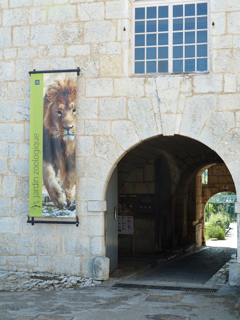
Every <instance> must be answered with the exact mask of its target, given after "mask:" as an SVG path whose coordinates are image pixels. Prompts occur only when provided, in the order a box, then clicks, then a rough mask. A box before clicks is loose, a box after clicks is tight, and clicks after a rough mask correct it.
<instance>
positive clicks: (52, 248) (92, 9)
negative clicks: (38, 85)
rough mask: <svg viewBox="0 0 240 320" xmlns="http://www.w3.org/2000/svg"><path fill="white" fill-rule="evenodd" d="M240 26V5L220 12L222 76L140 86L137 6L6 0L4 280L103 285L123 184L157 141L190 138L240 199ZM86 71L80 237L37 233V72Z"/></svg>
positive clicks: (81, 100) (216, 69)
mask: <svg viewBox="0 0 240 320" xmlns="http://www.w3.org/2000/svg"><path fill="white" fill-rule="evenodd" d="M239 21H240V2H239V1H238V0H231V1H230V0H228V1H225V0H224V1H222V0H221V1H219V0H211V1H210V22H211V23H210V35H211V36H210V46H211V53H210V62H211V67H210V73H208V74H199V75H174V76H173V75H165V76H164V75H162V76H157V77H154V76H152V77H145V76H143V77H141V76H138V77H136V76H132V70H131V67H130V66H131V41H130V39H131V2H130V1H127V0H117V1H98V2H92V1H85V2H84V1H82V0H0V45H1V48H0V99H1V101H0V110H1V114H2V118H1V123H0V197H1V207H0V240H1V247H0V268H1V269H10V270H12V269H14V270H23V271H25V270H29V271H48V272H57V273H71V274H76V275H83V276H91V275H92V261H93V259H94V257H96V256H104V255H105V238H104V236H105V229H104V228H105V226H104V211H105V210H106V204H105V202H104V201H105V193H106V189H107V184H108V181H109V179H110V176H111V173H112V172H113V170H114V168H115V166H116V164H117V163H118V161H119V160H120V159H121V158H122V157H123V155H124V154H125V153H126V152H127V151H128V150H129V149H131V148H132V147H133V146H136V145H137V144H139V143H140V142H141V141H143V140H145V139H147V138H150V137H153V136H156V135H160V134H163V135H174V134H180V135H184V136H187V137H190V138H193V139H196V140H199V141H200V142H202V143H204V144H206V145H207V146H209V147H210V148H212V149H213V150H215V151H216V152H217V153H218V154H219V155H220V156H221V157H222V159H223V160H224V162H225V163H226V165H227V167H228V169H229V170H230V172H231V174H232V177H233V180H234V183H235V187H236V191H237V192H238V191H239V189H240V169H239V168H240V166H239V163H240V149H239V141H240V105H239V101H240V73H239V72H240V25H239ZM212 22H214V26H213V25H212ZM75 67H80V68H81V76H80V77H79V78H78V81H77V87H78V93H77V124H78V130H77V215H78V216H79V220H80V226H79V228H77V227H73V226H67V225H64V226H61V225H35V226H32V225H28V224H26V219H27V215H28V170H29V167H28V161H29V160H28V157H29V106H30V101H29V97H30V77H29V74H28V72H29V71H30V70H32V69H36V70H45V69H65V68H67V69H69V68H75ZM237 212H238V213H240V210H239V209H238V206H237ZM238 241H239V244H240V239H239V240H238ZM238 248H239V246H238ZM238 257H239V259H240V253H239V254H238ZM239 261H240V260H239Z"/></svg>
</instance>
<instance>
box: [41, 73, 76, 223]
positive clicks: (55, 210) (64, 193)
mask: <svg viewBox="0 0 240 320" xmlns="http://www.w3.org/2000/svg"><path fill="white" fill-rule="evenodd" d="M75 118H76V79H75V77H73V76H72V75H71V74H64V75H55V74H54V75H44V103H43V187H42V197H43V203H42V212H43V216H45V217H64V216H66V217H75V216H76V185H75V180H76V179H75V153H76V152H75V149H76V138H75V133H76V120H75Z"/></svg>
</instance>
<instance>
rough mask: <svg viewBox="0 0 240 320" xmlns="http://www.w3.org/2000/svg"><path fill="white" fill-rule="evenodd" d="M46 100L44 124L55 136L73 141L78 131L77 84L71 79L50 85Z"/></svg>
mask: <svg viewBox="0 0 240 320" xmlns="http://www.w3.org/2000/svg"><path fill="white" fill-rule="evenodd" d="M45 100H46V101H45V102H44V126H45V127H46V128H47V129H49V131H50V133H51V135H52V136H53V137H56V138H57V137H58V138H61V139H63V140H64V141H73V140H74V139H75V132H76V121H75V114H76V85H75V82H74V81H73V80H71V79H66V80H64V81H62V82H56V83H55V84H54V85H52V86H50V87H49V89H48V91H47V94H46V96H45Z"/></svg>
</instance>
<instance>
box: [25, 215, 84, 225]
mask: <svg viewBox="0 0 240 320" xmlns="http://www.w3.org/2000/svg"><path fill="white" fill-rule="evenodd" d="M27 223H31V224H32V226H34V223H55V224H75V225H76V227H78V226H79V220H78V217H76V220H75V221H59V220H34V217H31V218H30V217H29V216H28V220H27Z"/></svg>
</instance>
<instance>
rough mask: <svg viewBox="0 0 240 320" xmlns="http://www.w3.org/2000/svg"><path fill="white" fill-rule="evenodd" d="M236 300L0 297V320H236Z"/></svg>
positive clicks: (217, 296) (147, 295)
mask: <svg viewBox="0 0 240 320" xmlns="http://www.w3.org/2000/svg"><path fill="white" fill-rule="evenodd" d="M239 300H240V298H239V294H238V293H237V290H233V289H231V290H227V289H226V288H225V289H224V291H223V290H220V291H219V292H217V293H196V292H194V293H191V292H176V291H162V290H146V289H140V290H139V289H123V288H112V287H106V286H105V287H102V286H101V285H100V286H96V287H94V288H93V287H85V288H82V289H80V290H66V289H63V290H61V291H48V292H47V291H45V290H39V291H27V292H1V293H0V319H1V320H33V319H34V320H147V319H158V320H237V319H240V318H239Z"/></svg>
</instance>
